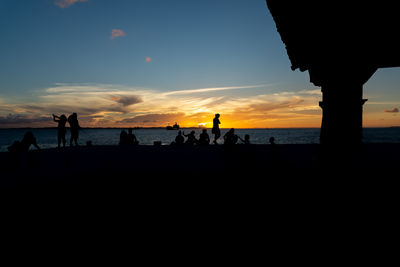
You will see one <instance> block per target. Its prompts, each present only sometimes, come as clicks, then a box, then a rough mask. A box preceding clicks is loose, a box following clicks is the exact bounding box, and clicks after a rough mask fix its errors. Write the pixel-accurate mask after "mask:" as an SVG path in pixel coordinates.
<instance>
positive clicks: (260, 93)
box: [0, 0, 400, 128]
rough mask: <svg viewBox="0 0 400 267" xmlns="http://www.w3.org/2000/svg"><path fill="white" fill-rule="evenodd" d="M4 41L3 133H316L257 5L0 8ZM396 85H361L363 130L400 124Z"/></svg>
mask: <svg viewBox="0 0 400 267" xmlns="http://www.w3.org/2000/svg"><path fill="white" fill-rule="evenodd" d="M0 32H1V42H0V127H3V128H5V127H47V126H56V125H55V123H54V122H52V117H51V114H52V113H55V114H57V115H60V114H62V113H64V114H66V115H68V114H71V113H72V112H76V113H78V116H79V117H78V118H79V121H80V124H81V126H83V127H135V126H142V127H150V126H166V125H168V124H170V125H172V124H174V123H175V122H178V123H179V124H180V125H181V126H183V127H189V126H198V125H205V126H206V127H211V126H212V119H213V117H214V114H215V113H220V114H221V117H220V120H221V127H222V128H230V127H235V128H274V127H278V128H281V127H284V128H286V127H320V125H321V116H322V112H321V109H320V108H319V106H318V101H320V100H321V92H320V88H319V87H315V86H313V85H312V84H311V83H310V82H309V77H308V73H307V72H300V71H298V70H297V71H292V70H291V69H290V66H291V64H290V62H289V59H288V57H287V54H286V50H285V47H284V44H283V43H282V41H281V39H280V36H279V34H278V33H277V31H276V28H275V23H274V21H273V19H272V17H271V15H270V13H269V11H268V8H267V6H266V3H265V0H202V1H199V0H0ZM315 41H316V42H317V41H318V40H315ZM399 84H400V68H393V69H382V70H378V72H377V73H376V74H375V75H374V76H373V77H372V78H371V80H370V81H369V82H368V83H367V84H366V85H365V86H364V98H368V99H369V100H368V102H366V104H365V105H364V126H365V127H377V126H378V127H380V126H383V127H388V126H400V117H399V116H400V115H399V108H400V90H399V86H398V85H399Z"/></svg>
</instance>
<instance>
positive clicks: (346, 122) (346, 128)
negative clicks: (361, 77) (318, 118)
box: [319, 82, 367, 146]
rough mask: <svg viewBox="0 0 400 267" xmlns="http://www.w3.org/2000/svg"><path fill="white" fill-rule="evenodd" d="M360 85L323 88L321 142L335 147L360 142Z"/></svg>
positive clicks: (330, 84) (361, 108)
mask: <svg viewBox="0 0 400 267" xmlns="http://www.w3.org/2000/svg"><path fill="white" fill-rule="evenodd" d="M362 89H363V83H361V82H360V83H357V82H352V83H348V82H347V83H344V84H337V83H328V84H324V85H322V101H321V102H320V103H319V104H320V107H321V108H322V123H321V133H320V143H321V144H323V145H333V146H337V145H340V144H344V145H360V144H361V143H362V128H363V125H362V118H363V116H362V115H363V104H364V103H365V102H366V101H367V100H366V99H363V98H362Z"/></svg>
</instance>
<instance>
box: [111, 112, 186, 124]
mask: <svg viewBox="0 0 400 267" xmlns="http://www.w3.org/2000/svg"><path fill="white" fill-rule="evenodd" d="M184 118H185V113H183V112H177V113H165V114H163V113H152V114H145V115H137V116H134V117H130V118H124V119H122V120H120V121H118V123H135V124H141V125H143V124H150V125H155V126H160V125H165V124H168V123H174V122H176V121H181V120H183V119H184Z"/></svg>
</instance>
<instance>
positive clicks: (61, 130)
mask: <svg viewBox="0 0 400 267" xmlns="http://www.w3.org/2000/svg"><path fill="white" fill-rule="evenodd" d="M53 120H54V121H55V122H57V123H58V125H57V142H58V145H57V147H58V148H60V144H61V141H62V143H63V147H65V133H66V132H67V128H66V127H65V124H66V123H67V117H66V116H65V115H64V114H62V115H61V116H60V117H58V116H56V115H54V114H53Z"/></svg>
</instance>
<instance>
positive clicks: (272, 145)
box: [269, 137, 278, 167]
mask: <svg viewBox="0 0 400 267" xmlns="http://www.w3.org/2000/svg"><path fill="white" fill-rule="evenodd" d="M269 144H270V162H271V164H272V165H275V164H277V163H278V152H277V149H276V144H275V138H274V137H270V138H269ZM275 167H276V166H275Z"/></svg>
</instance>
